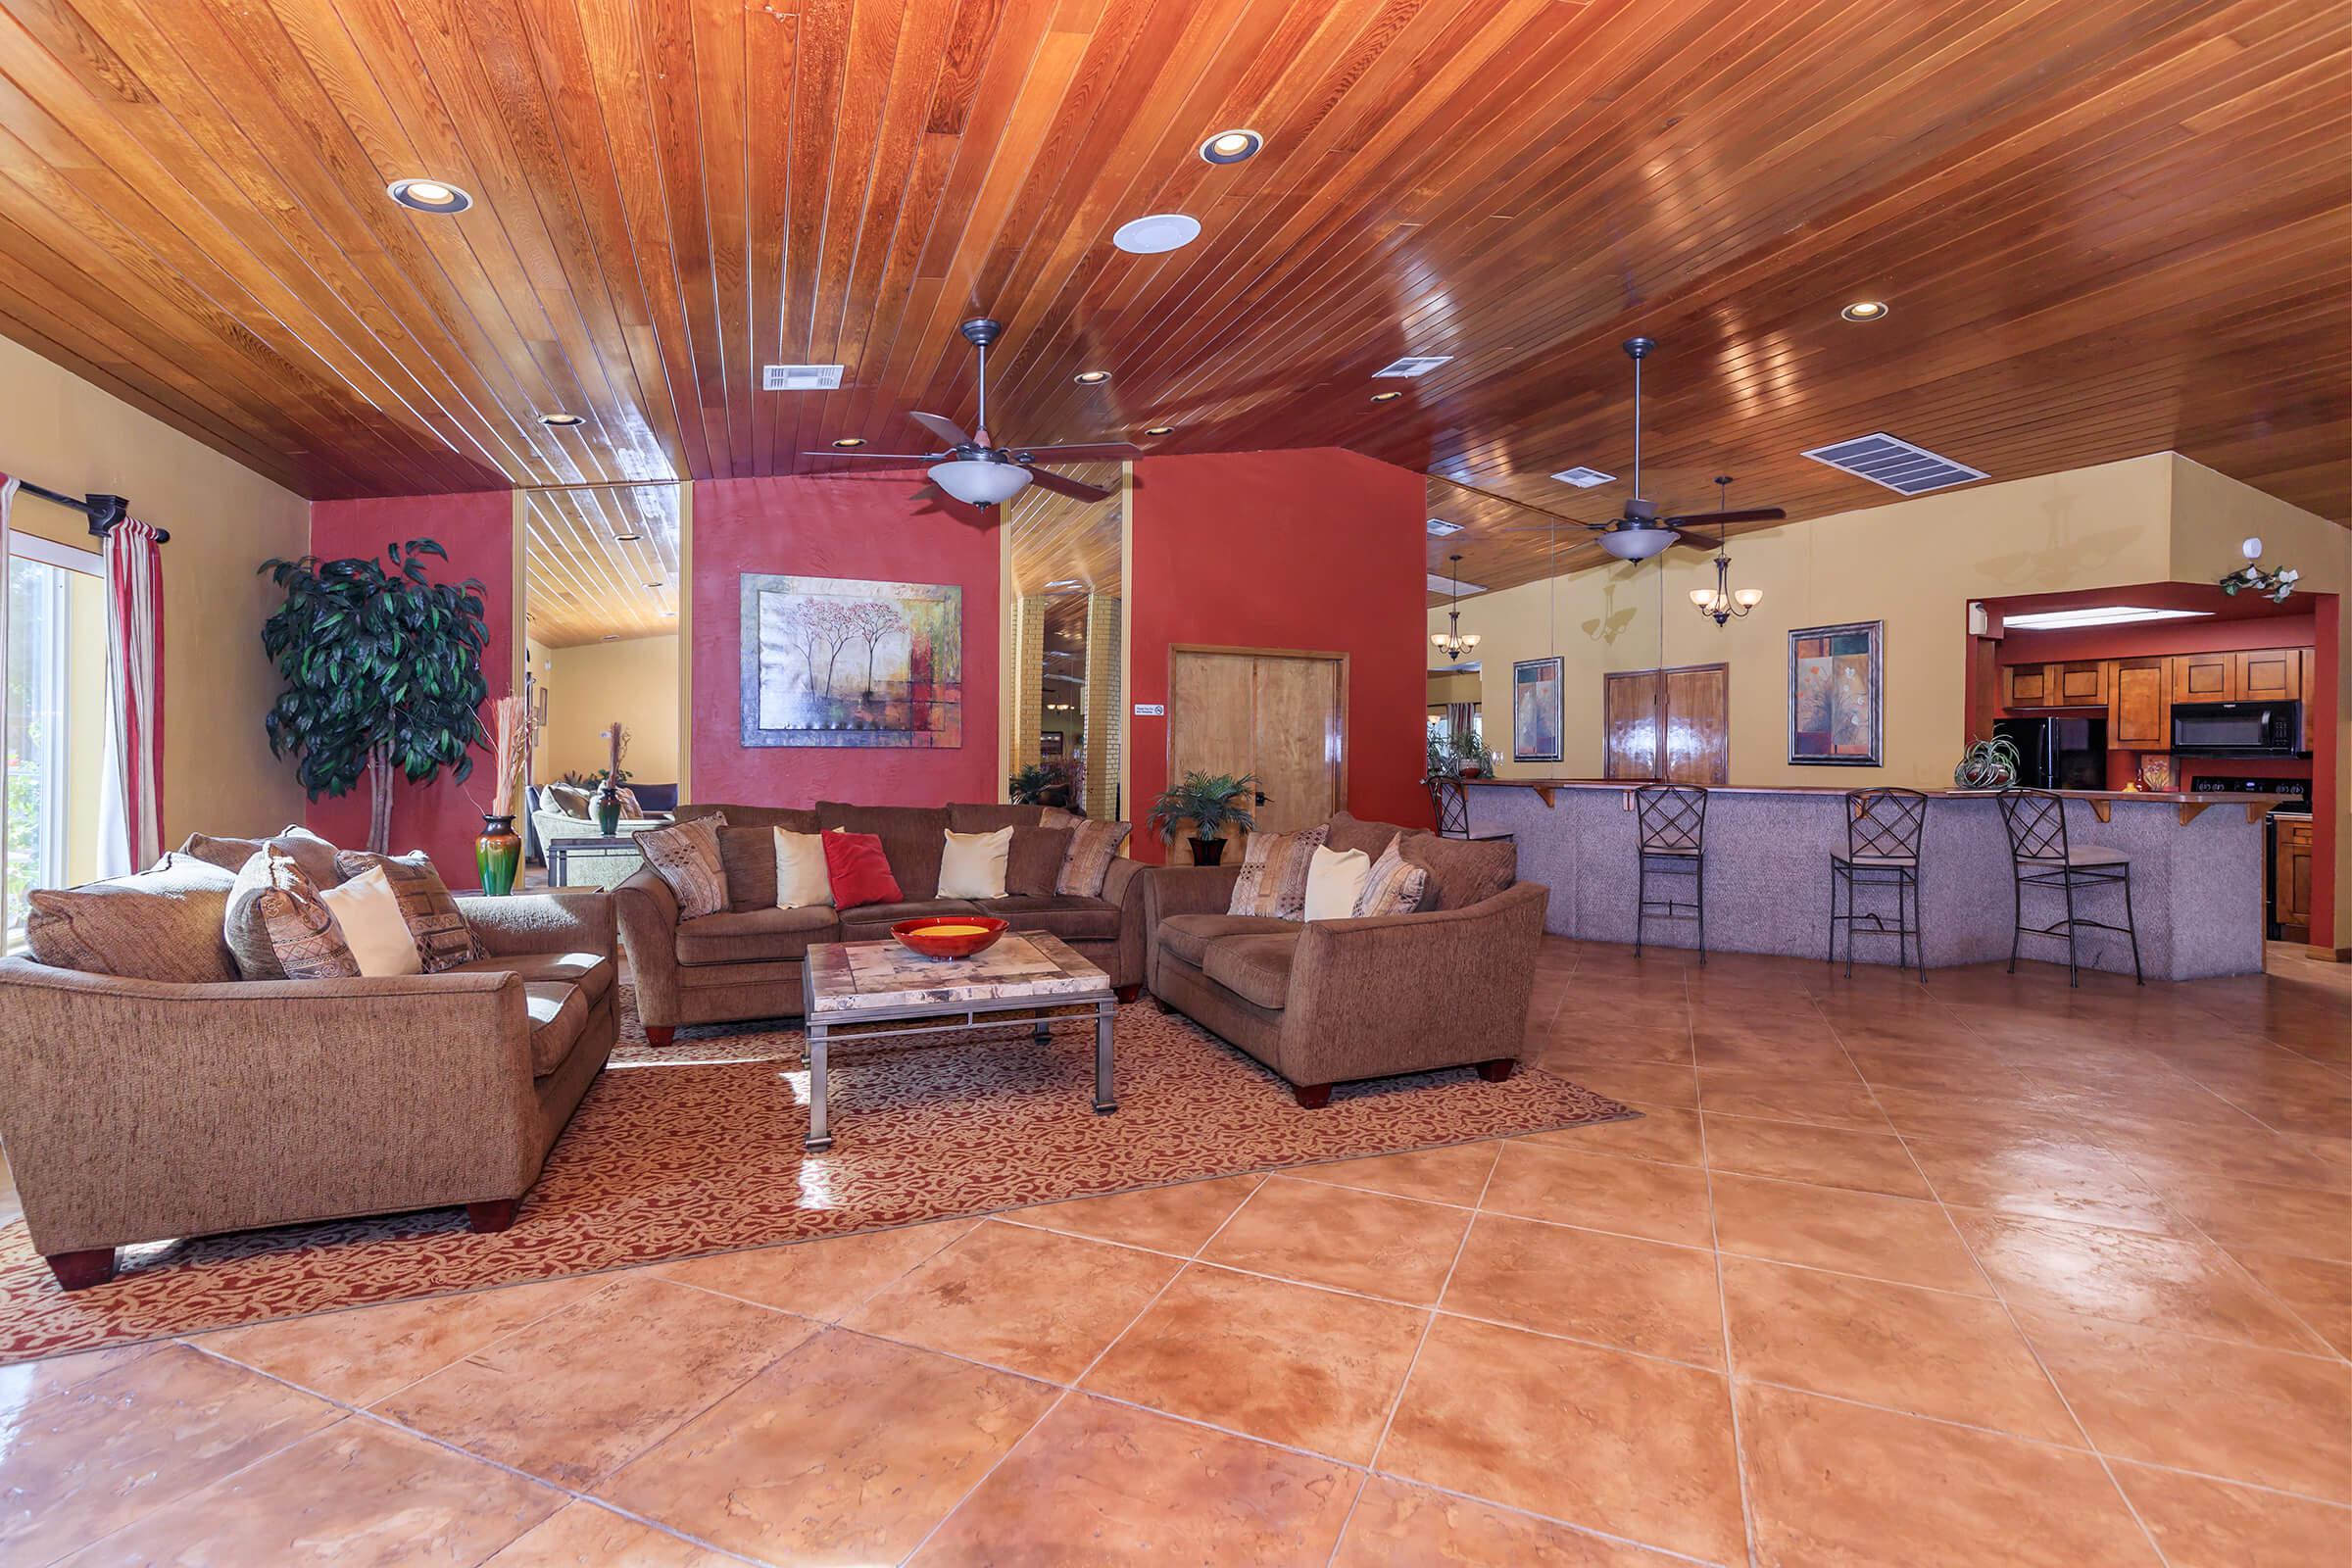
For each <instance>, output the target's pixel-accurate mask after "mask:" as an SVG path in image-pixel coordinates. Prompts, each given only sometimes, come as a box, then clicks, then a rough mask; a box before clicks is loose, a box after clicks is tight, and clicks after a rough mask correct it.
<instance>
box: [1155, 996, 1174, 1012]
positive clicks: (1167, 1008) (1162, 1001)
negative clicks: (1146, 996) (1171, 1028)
mask: <svg viewBox="0 0 2352 1568" xmlns="http://www.w3.org/2000/svg"><path fill="white" fill-rule="evenodd" d="M1152 1005H1153V1006H1154V1007H1157V1008H1158V1009H1159V1010H1160V1011H1162V1012H1174V1011H1175V1010H1176V1008H1175V1005H1174V1004H1172V1003H1170V1002H1169V1001H1168V1000H1167V999H1166V998H1164V997H1153V998H1152Z"/></svg>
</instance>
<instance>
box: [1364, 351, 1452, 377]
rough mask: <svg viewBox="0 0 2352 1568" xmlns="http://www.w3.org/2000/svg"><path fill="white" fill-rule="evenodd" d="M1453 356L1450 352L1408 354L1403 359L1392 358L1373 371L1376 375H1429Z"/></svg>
mask: <svg viewBox="0 0 2352 1568" xmlns="http://www.w3.org/2000/svg"><path fill="white" fill-rule="evenodd" d="M1452 358H1453V356H1452V355H1450V354H1408V355H1406V356H1405V357H1404V358H1403V359H1401V360H1392V361H1391V362H1389V363H1388V364H1387V365H1384V366H1382V367H1381V368H1379V369H1377V370H1374V371H1373V372H1372V373H1373V374H1374V375H1376V376H1380V375H1386V376H1402V377H1409V376H1415V375H1427V374H1428V373H1429V372H1430V371H1432V370H1434V369H1436V368H1438V367H1439V366H1441V365H1445V364H1446V363H1448V362H1450V361H1451V360H1452Z"/></svg>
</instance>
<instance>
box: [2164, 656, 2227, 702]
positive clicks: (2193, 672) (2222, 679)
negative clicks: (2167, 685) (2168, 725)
mask: <svg viewBox="0 0 2352 1568" xmlns="http://www.w3.org/2000/svg"><path fill="white" fill-rule="evenodd" d="M2236 700H2237V655H2235V654H2175V655H2174V656H2173V701H2174V702H2176V703H2230V702H2235V701H2236Z"/></svg>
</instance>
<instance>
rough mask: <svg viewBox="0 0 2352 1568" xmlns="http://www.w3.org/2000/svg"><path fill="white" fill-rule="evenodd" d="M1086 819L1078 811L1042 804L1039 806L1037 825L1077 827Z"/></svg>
mask: <svg viewBox="0 0 2352 1568" xmlns="http://www.w3.org/2000/svg"><path fill="white" fill-rule="evenodd" d="M1085 820H1086V818H1085V817H1083V816H1080V815H1079V814H1078V813H1077V812H1076V811H1072V810H1067V809H1064V808H1062V807H1058V806H1041V807H1039V808H1038V809H1037V825H1038V826H1039V827H1066V828H1075V827H1076V826H1077V825H1078V824H1079V823H1081V822H1083V821H1085Z"/></svg>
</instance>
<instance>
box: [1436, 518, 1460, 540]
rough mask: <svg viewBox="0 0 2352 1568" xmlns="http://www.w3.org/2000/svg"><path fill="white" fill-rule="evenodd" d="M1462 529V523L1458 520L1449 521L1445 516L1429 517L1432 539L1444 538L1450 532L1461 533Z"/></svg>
mask: <svg viewBox="0 0 2352 1568" xmlns="http://www.w3.org/2000/svg"><path fill="white" fill-rule="evenodd" d="M1461 531H1462V525H1461V524H1460V523H1458V522H1447V521H1446V519H1445V518H1444V517H1432V518H1430V519H1429V536H1430V537H1431V538H1432V539H1443V538H1445V537H1446V535H1447V534H1449V533H1460V532H1461Z"/></svg>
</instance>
